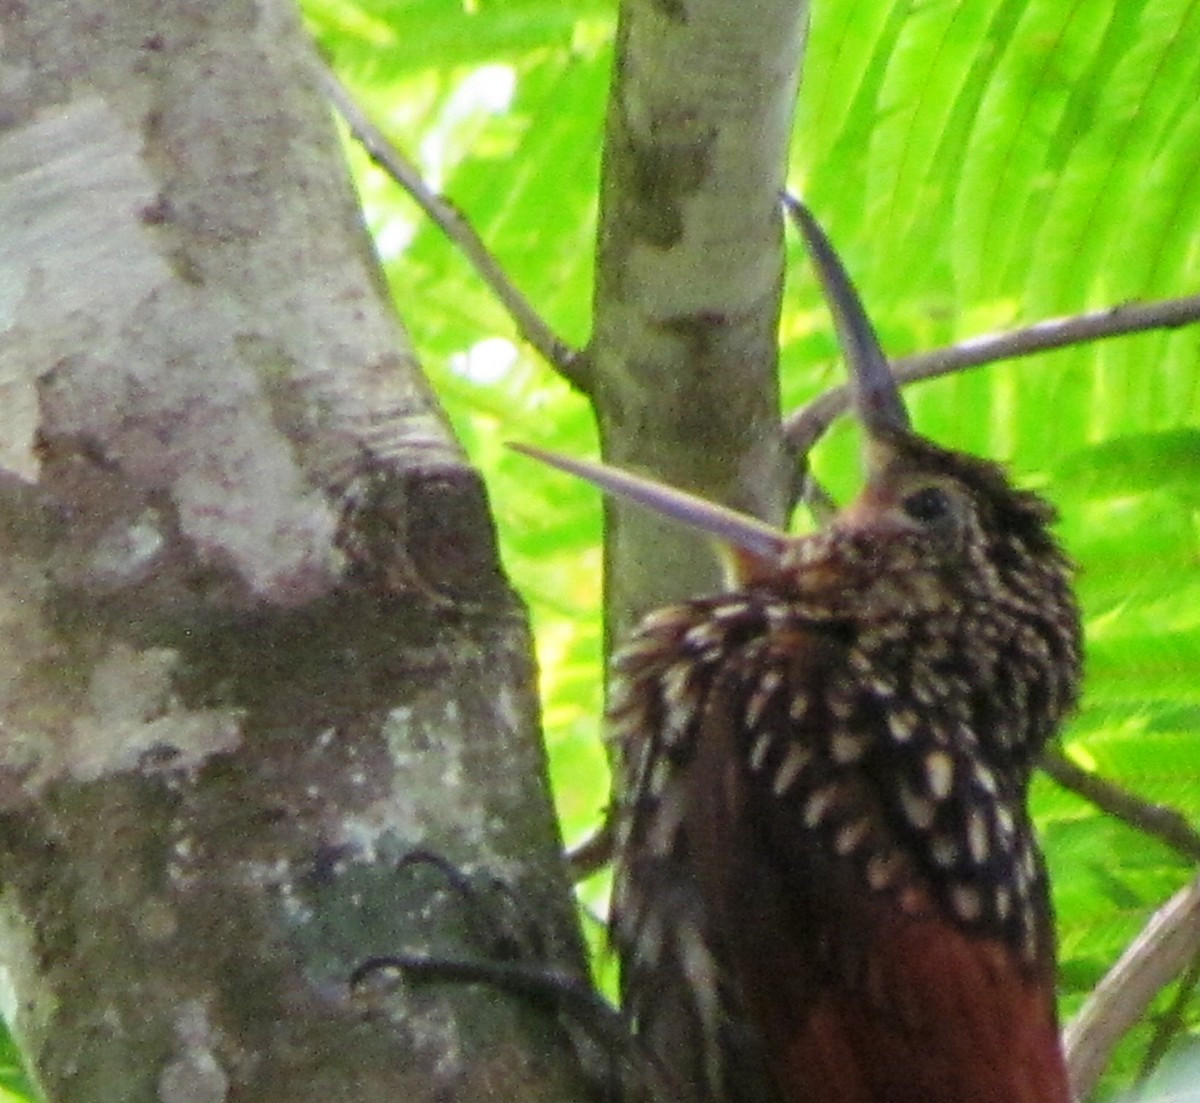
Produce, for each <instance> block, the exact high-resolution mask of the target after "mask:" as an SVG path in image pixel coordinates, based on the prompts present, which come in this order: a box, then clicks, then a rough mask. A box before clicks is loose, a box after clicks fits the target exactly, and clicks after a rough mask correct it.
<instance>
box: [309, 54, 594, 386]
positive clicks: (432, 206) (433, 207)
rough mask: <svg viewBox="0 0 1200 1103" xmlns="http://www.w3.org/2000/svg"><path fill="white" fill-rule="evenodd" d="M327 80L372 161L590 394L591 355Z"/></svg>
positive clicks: (525, 332)
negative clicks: (571, 341)
mask: <svg viewBox="0 0 1200 1103" xmlns="http://www.w3.org/2000/svg"><path fill="white" fill-rule="evenodd" d="M323 77H324V81H325V91H326V94H327V95H328V97H329V99H330V101H331V102H332V104H333V106H334V107H335V108H336V109H337V112H338V114H340V115H341V116H342V118H343V119H344V120H345V122H346V125H347V126H348V127H349V128H350V133H351V134H353V135H354V137H355V138H356V139H357V140H358V142H359V144H360V145H361V146H362V147H363V149H365V150H366V151H367V154H368V155H369V156H370V158H371V160H372V161H374V162H375V163H376V164H377V165H378V166H379V167H380V168H381V169H383V171H384V172H386V173H387V174H388V175H389V176H390V177H391V178H392V179H393V180H395V181H396V183H397V184H399V185H400V187H402V188H403V189H404V190H405V191H406V192H407V193H408V194H409V195H410V196H412V198H413V199H414V200H415V201H416V203H417V205H418V206H419V207H420V208H421V210H423V211H424V212H425V214H426V215H427V216H428V217H429V218H430V220H431V221H432V222H434V223H435V224H436V225H437V226H438V227H439V228H440V229H441V231H442V232H443V233H444V234H445V235H446V236H447V237H448V238H449V239H450V240H451V241H452V242H453V243H454V244H455V245H456V246H458V248H459V250H460V251H461V252H462V253H463V255H464V256H465V257H466V258H467V261H468V262H469V263H470V264H471V266H472V267H473V268H474V269H475V271H476V273H477V274H478V275H479V277H480V279H482V280H483V282H484V283H486V284H487V286H488V287H489V288H490V289H491V291H492V294H494V295H495V296H496V298H497V299H499V300H500V302H501V304H502V305H503V307H504V309H505V310H507V311H508V313H509V316H510V317H511V318H512V320H513V323H514V324H515V325H516V327H517V329H518V331H519V332H520V334H521V336H522V337H523V338H524V339H525V340H526V341H527V342H529V344H531V345H532V346H533V347H534V348H535V349H537V351H538V352H539V353H541V355H542V356H543V357H544V358H545V360H546V361H547V362H548V363H549V364H550V365H551V366H552V367H553V368H554V369H555V370H556V371H557V372H558V373H559V375H561V376H562V377H563V378H564V379H565V380H566V381H567V382H568V383H570V384H571V385H572V386H573V387H575V388H576V389H578V390H580V391H582V392H583V393H584V394H587V393H589V388H590V386H591V379H590V373H589V371H588V362H587V357H586V355H585V354H584V353H582V352H580V351H579V350H577V349H574V348H572V347H571V346H570V345H568V344H567V343H566V342H565V341H564V340H563V339H562V338H561V337H559V336H558V335H557V334H555V333H554V332H553V330H551V329H550V327H549V326H548V325H547V324H546V322H545V321H544V320H543V319H542V317H541V315H540V314H538V312H537V311H536V310H534V308H533V306H532V305H530V303H529V300H528V299H526V298H525V296H524V295H522V294H521V292H520V291H518V290H517V289H516V287H515V286H514V285H513V282H512V280H510V279H509V278H508V275H507V274H506V273H505V271H504V270H503V269H502V268H501V267H500V265H499V264H498V263H497V262H496V258H495V257H493V256H492V254H491V252H490V251H489V250H488V247H487V245H486V244H484V241H483V239H482V238H481V237H480V236H479V234H478V233H476V232H475V228H474V227H473V226H472V225H471V224H470V222H468V221H467V219H466V217H465V216H464V215H463V213H462V212H461V211H460V210H459V209H458V208H457V207H455V206H454V204H453V203H452V202H451V201H450V200H449V199H447V198H446V197H445V196H443V195H439V194H438V193H437V192H435V191H434V190H433V189H432V188H430V187H429V185H428V184H426V183H425V181H424V180H423V179H422V178H421V174H420V172H419V171H418V170H417V167H416V166H415V165H414V164H413V163H412V162H411V161H410V160H409V159H408V158H407V157H406V156H405V155H404V154H403V153H402V152H401V151H400V150H399V149H398V148H397V147H396V146H395V145H394V144H393V143H391V142H390V141H388V139H387V138H386V137H385V136H384V134H383V132H382V131H381V130H380V129H379V128H378V127H377V126H376V125H375V124H374V123H372V122H371V120H370V119H369V118H367V115H366V113H365V112H364V111H363V110H362V108H361V107H359V106H358V104H357V103H355V101H354V97H353V96H351V94H350V92H349V90H348V89H347V88H346V86H345V85H344V84H342V82H341V81H340V80H339V79H338V78H337V76H336V75H335V74H334V73H333V71H332V70H331V69H329V68H328V67H327V66H325V67H323Z"/></svg>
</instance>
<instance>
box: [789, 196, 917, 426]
mask: <svg viewBox="0 0 1200 1103" xmlns="http://www.w3.org/2000/svg"><path fill="white" fill-rule="evenodd" d="M783 205H784V208H785V210H786V211H787V212H788V214H789V215H790V216H791V218H792V221H793V222H795V224H796V226H797V227H798V229H799V230H800V233H801V235H802V236H803V237H804V242H805V244H806V245H807V246H808V252H809V256H811V257H812V262H813V267H814V268H815V269H816V272H817V278H818V279H819V280H820V282H821V289H822V291H823V292H824V293H825V301H826V303H827V304H828V305H829V312H830V313H831V314H832V315H833V323H834V325H835V326H836V327H837V333H838V342H839V343H840V344H841V346H842V353H843V355H844V356H845V357H846V366H847V369H848V370H849V373H850V383H851V387H852V389H853V392H854V407H855V410H856V411H857V413H858V418H859V421H860V422H861V423H862V426H863V428H864V429H866V430H867V431H868V432H870V431H871V430H881V429H882V430H887V429H893V430H894V429H902V430H903V429H908V428H909V427H910V425H911V423H910V421H909V418H908V411H907V410H906V409H905V407H904V400H903V399H902V398H901V397H900V388H899V387H897V386H896V381H895V379H894V378H893V377H892V369H891V368H890V367H889V366H888V362H887V357H886V356H884V354H883V349H882V348H881V347H880V344H879V338H878V337H876V336H875V328H874V327H873V326H872V325H871V320H870V319H869V318H868V317H867V312H866V310H865V309H864V308H863V304H862V300H861V299H860V298H859V297H858V292H857V291H855V289H854V284H852V283H851V282H850V277H849V276H848V275H847V274H846V269H845V267H844V266H843V265H842V262H841V260H840V258H839V257H838V255H837V253H836V252H835V251H834V248H833V246H832V245H831V244H830V241H829V238H828V237H826V236H825V231H824V230H822V229H821V226H820V223H818V222H817V220H816V219H815V218H813V216H812V214H811V213H810V211H809V210H808V208H807V207H805V206H804V204H803V203H801V202H800V201H799V200H797V199H794V198H793V197H792V196H790V195H787V194H785V195H784V197H783Z"/></svg>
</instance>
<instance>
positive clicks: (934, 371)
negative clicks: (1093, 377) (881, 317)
mask: <svg viewBox="0 0 1200 1103" xmlns="http://www.w3.org/2000/svg"><path fill="white" fill-rule="evenodd" d="M1197 321H1200V295H1186V296H1184V297H1183V298H1179V299H1161V300H1158V301H1156V302H1151V303H1126V304H1124V305H1122V306H1114V307H1110V308H1108V309H1107V310H1099V311H1096V312H1094V313H1092V314H1078V315H1075V316H1073V317H1070V318H1054V319H1051V320H1049V321H1045V322H1038V323H1037V324H1036V325H1032V326H1028V327H1027V328H1025V329H1016V330H1013V331H1011V332H1010V333H996V334H991V335H989V336H985V337H974V338H971V339H970V340H967V341H963V342H961V343H960V344H957V345H951V346H949V347H948V348H944V349H936V350H934V351H933V352H926V353H921V354H920V355H918V356H903V357H901V358H900V359H898V360H893V361H892V372H893V373H894V374H895V376H896V378H897V379H898V380H899V381H900V382H901V383H915V382H917V381H918V380H921V379H934V378H937V377H938V376H942V375H951V374H953V373H954V372H957V371H962V370H964V369H965V368H976V367H980V366H982V365H984V364H994V363H996V362H997V361H1000V360H1014V359H1017V358H1018V357H1021V356H1031V355H1033V354H1034V353H1037V352H1047V351H1049V350H1051V349H1060V348H1067V347H1069V346H1071V345H1081V344H1087V343H1088V342H1091V341H1100V340H1104V339H1106V338H1109V337H1124V336H1128V335H1129V334H1131V333H1142V332H1145V331H1146V330H1151V329H1175V328H1177V327H1179V326H1185V325H1192V324H1194V323H1195V322H1197ZM849 404H850V392H849V390H848V389H847V388H846V387H844V386H843V387H832V388H830V389H829V390H828V391H826V392H825V393H824V394H821V395H818V396H817V398H815V399H814V400H813V401H812V402H810V403H808V405H806V406H803V407H801V409H799V410H797V411H796V412H795V413H794V414H792V415H791V416H790V417H789V418H788V419H787V421H786V422H785V423H784V437H785V439H786V440H787V443H788V447H789V448H790V449H791V450H792V452H793V454H794V455H797V456H803V455H806V454H807V453H808V451H809V449H810V448H812V446H813V445H814V444H815V443H816V442H817V441H818V440H819V439H820V438H821V435H822V434H823V433H824V432H825V430H826V429H828V428H829V424H830V422H832V421H833V419H834V418H835V417H837V416H838V414H840V413H842V411H843V410H845V409H846V408H847V407H848V406H849Z"/></svg>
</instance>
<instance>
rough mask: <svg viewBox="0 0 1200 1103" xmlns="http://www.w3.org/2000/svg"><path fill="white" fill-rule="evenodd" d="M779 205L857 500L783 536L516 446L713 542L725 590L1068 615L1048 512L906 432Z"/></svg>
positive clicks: (918, 607)
mask: <svg viewBox="0 0 1200 1103" xmlns="http://www.w3.org/2000/svg"><path fill="white" fill-rule="evenodd" d="M785 206H786V209H787V212H788V214H789V215H790V216H791V217H792V218H793V220H794V221H795V223H796V225H797V226H798V227H799V229H800V232H801V233H802V235H803V236H804V239H805V242H806V243H807V246H808V250H809V253H810V256H811V257H812V260H813V264H814V266H815V269H816V273H817V276H818V278H819V281H820V283H821V286H822V288H823V290H824V294H825V297H826V300H827V302H828V304H829V308H830V311H831V313H832V315H833V319H834V323H835V325H836V328H837V332H838V338H839V343H840V345H841V347H842V350H843V354H844V356H845V359H846V363H847V369H848V372H849V375H850V382H851V389H852V393H853V399H854V402H853V405H854V413H855V416H856V420H857V422H858V424H859V427H860V429H861V432H862V436H863V466H864V482H863V487H862V490H861V491H860V492H859V494H858V495H857V497H856V498H855V499H854V500H853V501H852V502H851V503H850V504H849V505H848V506H846V507H845V508H844V509H842V510H841V511H840V512H839V513H837V514H836V515H835V516H834V518H833V519H832V520H831V521H830V522H829V524H828V525H827V526H826V527H825V528H824V529H822V531H821V532H819V533H818V534H816V535H815V536H800V537H798V536H794V535H791V534H789V533H787V532H784V531H782V530H780V529H776V528H774V527H773V526H770V525H767V524H765V523H764V522H762V521H759V520H757V519H756V518H753V517H749V516H746V515H744V514H740V513H737V512H735V511H733V510H730V509H727V508H726V507H724V506H721V505H718V504H716V503H713V502H709V501H706V500H704V499H701V498H698V497H696V496H695V495H691V494H688V493H686V492H684V491H681V490H677V489H674V488H671V487H666V486H663V485H662V484H660V483H656V482H653V481H651V480H648V479H645V478H642V477H640V476H638V475H634V474H631V473H629V472H625V471H621V470H619V469H616V468H612V467H607V466H605V465H602V464H594V463H590V462H587V461H583V460H578V459H573V458H568V457H565V456H560V455H557V454H554V453H549V452H545V451H543V450H541V449H536V448H532V447H529V446H527V445H517V446H514V447H516V448H517V449H518V451H521V452H524V453H526V454H528V455H531V456H534V457H536V458H538V459H541V460H543V461H545V462H547V463H550V464H552V465H554V466H556V467H559V468H561V469H563V470H566V471H568V472H571V473H572V474H575V475H577V476H579V477H581V478H583V479H586V480H587V481H589V482H592V483H594V484H595V485H597V486H599V487H600V488H601V489H603V490H605V491H606V492H608V493H610V494H613V495H616V496H619V497H622V498H624V499H626V500H631V501H634V502H637V503H638V504H640V505H642V506H644V507H646V508H648V509H651V510H654V511H656V512H659V513H663V514H666V515H667V516H670V517H672V518H674V519H675V520H677V521H679V522H681V523H682V524H685V525H688V526H690V527H692V528H695V529H699V530H701V531H703V532H705V533H707V534H708V535H710V536H711V537H713V538H714V540H715V541H716V542H717V544H718V545H719V547H720V548H721V550H722V551H723V552H724V553H725V556H726V559H727V561H728V562H729V566H730V574H731V576H732V578H731V581H732V583H733V584H734V585H735V586H737V587H742V586H747V585H754V584H758V583H764V582H766V583H775V584H778V585H780V586H783V587H784V588H798V589H799V590H800V591H803V592H806V593H813V592H818V591H821V592H825V593H826V594H829V593H831V592H833V591H836V590H838V589H840V590H841V591H842V592H844V593H845V596H846V600H847V601H848V602H858V603H859V604H860V606H861V603H862V602H863V601H864V600H865V601H867V603H868V604H869V605H870V606H871V607H873V608H874V609H875V612H876V613H878V615H880V616H889V615H893V616H894V615H896V613H897V612H900V613H905V612H911V613H920V612H926V611H931V610H935V609H938V608H944V607H946V606H947V605H950V606H952V607H953V606H955V605H956V604H958V603H960V602H962V601H964V600H970V599H977V600H982V601H991V602H996V601H999V602H1001V603H1002V604H1003V603H1004V602H1006V601H1012V602H1015V603H1016V604H1017V605H1020V604H1022V603H1023V602H1024V601H1025V600H1026V596H1027V595H1028V594H1029V593H1030V592H1036V591H1039V590H1040V591H1042V592H1043V593H1045V592H1046V591H1047V589H1049V590H1050V591H1052V592H1053V596H1054V600H1055V601H1056V602H1058V603H1061V604H1062V606H1063V610H1064V612H1063V615H1064V616H1066V617H1070V616H1073V615H1074V606H1073V602H1072V601H1071V599H1070V594H1069V574H1070V571H1069V565H1068V563H1067V561H1066V559H1065V557H1064V556H1063V554H1062V552H1061V551H1060V549H1059V547H1058V545H1057V543H1056V542H1055V540H1054V538H1053V536H1052V535H1051V533H1050V528H1049V526H1050V525H1051V523H1052V522H1053V521H1054V519H1055V511H1054V509H1053V507H1052V506H1050V504H1049V503H1047V502H1046V501H1045V500H1044V499H1042V498H1041V497H1039V496H1038V495H1036V494H1034V493H1032V492H1029V491H1025V490H1019V489H1017V488H1015V487H1013V485H1012V484H1011V483H1010V482H1009V480H1008V478H1007V476H1006V474H1005V472H1004V471H1003V469H1002V468H1001V467H1000V466H999V465H997V464H994V463H991V462H989V461H986V460H981V459H978V458H976V457H973V456H968V455H964V454H963V453H959V452H954V451H951V450H949V449H945V448H942V447H940V446H938V445H936V444H934V443H933V442H931V441H929V440H927V439H926V438H924V437H921V436H919V435H918V434H916V433H915V432H914V431H913V429H912V424H911V421H910V419H909V415H908V411H907V410H906V409H905V406H904V402H903V399H902V398H901V395H900V391H899V388H898V387H897V385H896V381H895V379H894V378H893V376H892V372H891V369H890V367H889V365H888V362H887V358H886V357H885V356H884V354H883V351H882V349H881V347H880V344H879V341H878V338H877V337H876V335H875V331H874V328H873V327H872V325H871V323H870V320H869V319H868V317H867V314H866V311H865V310H864V309H863V306H862V303H861V301H860V299H859V296H858V294H857V292H856V291H855V289H854V286H853V285H852V283H851V282H850V279H849V277H848V276H847V274H846V272H845V269H844V268H843V266H842V264H841V262H840V260H839V259H838V257H837V254H836V253H835V252H834V250H833V247H832V246H831V245H830V242H829V240H828V238H827V237H826V235H825V233H824V232H823V231H822V229H821V227H820V226H819V224H818V223H817V222H816V220H815V219H814V218H813V217H812V215H811V214H810V213H809V212H808V211H807V209H806V208H804V207H803V206H802V205H801V204H800V203H798V202H796V201H794V200H791V199H787V200H785Z"/></svg>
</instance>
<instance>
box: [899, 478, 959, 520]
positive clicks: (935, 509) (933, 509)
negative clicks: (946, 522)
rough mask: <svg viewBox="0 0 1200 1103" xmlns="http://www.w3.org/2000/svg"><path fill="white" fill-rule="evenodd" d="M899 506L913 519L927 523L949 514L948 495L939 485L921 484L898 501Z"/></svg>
mask: <svg viewBox="0 0 1200 1103" xmlns="http://www.w3.org/2000/svg"><path fill="white" fill-rule="evenodd" d="M900 508H901V509H903V510H904V512H905V513H906V514H907V515H908V516H909V517H911V518H912V519H913V520H914V521H920V522H921V524H923V525H929V524H932V523H933V522H935V521H940V520H942V519H943V518H944V517H947V516H949V514H950V508H951V503H950V495H949V494H947V493H946V492H945V491H944V490H942V488H941V487H937V486H923V487H922V488H921V489H920V490H914V491H913V492H912V493H911V494H910V495H909V496H908V497H907V498H905V499H904V500H903V501H902V502H901V503H900Z"/></svg>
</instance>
